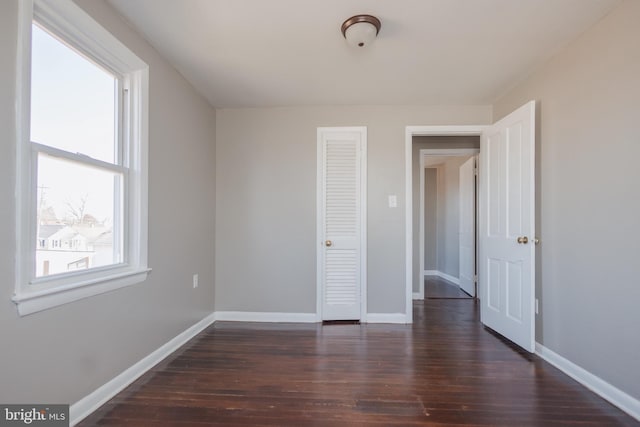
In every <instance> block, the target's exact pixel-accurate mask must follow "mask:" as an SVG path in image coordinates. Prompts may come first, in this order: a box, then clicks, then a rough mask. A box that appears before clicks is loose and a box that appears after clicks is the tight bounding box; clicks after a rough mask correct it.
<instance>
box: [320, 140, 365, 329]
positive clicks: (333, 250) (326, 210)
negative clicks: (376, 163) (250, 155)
mask: <svg viewBox="0 0 640 427" xmlns="http://www.w3.org/2000/svg"><path fill="white" fill-rule="evenodd" d="M350 129H352V128H350ZM365 132H366V130H365V129H354V130H352V131H348V130H337V129H335V128H333V129H326V128H325V129H320V130H319V137H320V138H319V144H320V151H321V153H319V154H321V155H322V166H321V167H322V170H321V172H322V173H321V189H320V192H321V196H320V197H319V201H320V208H321V212H320V215H319V218H320V221H321V230H320V233H319V235H320V236H321V239H320V242H319V244H320V262H319V268H320V269H321V274H320V281H321V284H320V285H321V292H320V296H321V298H322V307H321V310H322V320H352V319H355V320H360V319H361V303H362V297H363V296H362V279H363V274H362V273H363V271H362V268H363V262H362V261H363V259H362V257H363V252H362V247H361V246H362V241H363V239H362V237H363V236H362V227H363V218H362V209H363V207H362V204H363V203H362V192H363V188H362V187H363V173H362V172H363V168H362V160H363V158H362V155H363V153H362V148H363V144H364V138H366V133H365Z"/></svg>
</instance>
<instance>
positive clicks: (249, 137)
mask: <svg viewBox="0 0 640 427" xmlns="http://www.w3.org/2000/svg"><path fill="white" fill-rule="evenodd" d="M489 110H490V109H487V108H486V107H483V106H478V107H298V108H255V109H251V108H247V109H223V110H218V111H217V126H216V127H217V135H216V155H217V158H218V162H217V165H216V205H217V213H216V249H217V256H216V310H224V311H226V310H231V311H235V310H241V311H242V310H243V311H260V312H293V313H315V312H316V248H317V245H316V243H318V244H319V242H316V128H317V127H318V126H367V128H368V177H367V182H368V194H367V197H368V201H367V216H368V218H367V220H368V230H367V234H368V258H367V261H368V271H367V273H368V311H369V312H370V313H404V312H405V298H406V293H405V209H404V205H405V166H404V164H405V127H406V126H407V125H412V124H424V125H428V124H454V123H457V124H486V123H489V122H490V121H491V116H490V114H489V113H490V111H489ZM414 171H415V173H416V176H417V173H418V168H416V169H414ZM417 188H418V189H419V187H417ZM418 189H416V191H419V190H418ZM390 194H395V195H397V197H398V207H397V208H389V206H388V199H387V198H388V196H389V195H390ZM415 206H417V204H416V205H415ZM415 218H416V221H417V220H418V219H417V215H415ZM415 227H416V230H417V223H416V224H415ZM416 242H417V241H416ZM416 244H417V243H416ZM414 265H416V266H417V265H418V261H417V258H416V259H415V262H414ZM416 268H417V267H416Z"/></svg>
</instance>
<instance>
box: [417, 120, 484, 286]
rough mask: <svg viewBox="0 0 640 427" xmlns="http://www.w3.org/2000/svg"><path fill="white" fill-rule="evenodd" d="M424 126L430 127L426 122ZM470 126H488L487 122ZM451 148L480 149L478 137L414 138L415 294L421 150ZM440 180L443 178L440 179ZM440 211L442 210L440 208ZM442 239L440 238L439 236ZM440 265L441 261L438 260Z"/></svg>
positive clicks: (418, 261)
mask: <svg viewBox="0 0 640 427" xmlns="http://www.w3.org/2000/svg"><path fill="white" fill-rule="evenodd" d="M422 124H424V125H428V124H430V123H429V122H427V121H425V122H423V123H422ZM470 124H476V125H477V124H488V123H487V119H485V121H483V122H480V121H478V122H477V123H470ZM451 148H480V138H479V137H478V136H414V137H413V144H412V160H413V166H412V168H413V169H412V172H413V176H412V182H413V184H412V185H413V187H412V190H413V204H412V207H413V292H419V289H420V286H421V285H420V284H421V281H422V272H421V271H420V250H419V248H420V239H419V237H420V236H419V233H420V228H419V227H420V173H421V172H420V150H424V149H451ZM439 178H443V177H440V176H439ZM439 205H440V203H439ZM438 209H439V210H440V209H442V206H439V207H438ZM438 239H440V236H438ZM438 262H439V263H440V262H441V260H440V259H438Z"/></svg>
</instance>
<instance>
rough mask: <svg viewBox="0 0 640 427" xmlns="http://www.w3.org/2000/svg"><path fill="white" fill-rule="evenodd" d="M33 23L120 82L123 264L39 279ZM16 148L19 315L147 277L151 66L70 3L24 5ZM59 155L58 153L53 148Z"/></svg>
mask: <svg viewBox="0 0 640 427" xmlns="http://www.w3.org/2000/svg"><path fill="white" fill-rule="evenodd" d="M34 19H35V20H36V21H37V22H38V23H41V24H42V25H44V26H45V27H46V28H47V29H48V30H51V31H53V32H54V33H55V34H56V35H57V36H59V37H61V38H62V39H64V40H65V41H66V42H67V43H69V44H70V45H71V46H73V47H74V48H75V49H77V50H79V51H81V52H83V53H84V54H86V55H87V56H88V57H90V58H91V59H92V60H94V61H96V62H97V63H99V64H100V65H101V66H103V67H105V68H106V69H109V70H113V72H114V74H116V75H118V76H120V77H122V82H123V86H124V88H123V89H126V91H127V93H128V94H127V99H126V100H124V101H123V102H124V104H123V107H122V108H124V112H125V114H124V117H123V120H124V121H126V122H128V126H125V127H124V129H125V131H124V132H123V134H122V138H123V143H122V146H123V153H122V155H123V162H122V164H123V166H125V167H126V172H127V174H128V179H127V180H126V188H125V189H124V205H125V209H124V215H123V219H124V233H123V234H124V235H123V243H124V244H123V246H124V247H123V252H124V254H123V262H122V263H120V264H114V265H111V266H105V267H101V268H94V269H89V270H79V271H74V272H70V273H65V274H59V275H55V276H52V277H51V278H47V277H39V278H37V279H36V278H35V268H34V262H35V261H34V260H35V250H36V245H37V241H36V234H35V228H36V227H35V217H36V216H35V193H36V185H37V176H36V174H37V171H36V170H35V167H34V166H35V165H34V162H33V161H32V158H33V154H32V150H33V148H32V145H33V144H32V142H31V140H30V120H31V110H30V102H31V77H30V76H31V26H32V22H33V21H34ZM18 31H19V34H18V61H17V63H18V70H17V80H18V81H17V88H18V90H17V94H16V104H17V112H18V114H17V121H18V123H17V126H16V129H17V147H16V156H17V158H16V164H17V166H16V283H15V294H14V296H13V301H14V302H15V303H16V305H17V307H18V313H19V314H20V315H21V316H24V315H27V314H31V313H35V312H38V311H41V310H46V309H48V308H51V307H56V306H59V305H62V304H66V303H69V302H72V301H76V300H79V299H82V298H87V297H90V296H93V295H98V294H101V293H104V292H109V291H112V290H114V289H118V288H122V287H124V286H130V285H133V284H135V283H139V282H142V281H144V280H145V279H146V277H147V274H148V272H149V271H151V269H150V268H149V267H148V265H147V240H148V239H147V200H148V195H147V188H148V177H147V170H148V134H149V131H148V128H149V115H148V111H149V67H148V65H147V64H146V63H145V62H144V61H142V60H141V59H140V58H138V57H137V56H136V55H135V54H134V53H133V52H131V51H130V50H129V49H128V48H127V47H126V46H125V45H123V44H122V43H121V42H120V41H118V40H117V39H116V38H115V37H114V36H113V35H112V34H111V33H109V32H108V31H107V30H105V29H104V28H103V27H102V26H100V24H98V23H97V22H96V21H95V20H93V18H91V17H90V16H89V15H88V14H87V13H86V12H84V11H83V10H82V9H81V8H80V7H79V6H77V5H76V4H75V3H74V2H73V1H72V0H22V1H20V21H19V28H18ZM51 150H54V151H55V149H51Z"/></svg>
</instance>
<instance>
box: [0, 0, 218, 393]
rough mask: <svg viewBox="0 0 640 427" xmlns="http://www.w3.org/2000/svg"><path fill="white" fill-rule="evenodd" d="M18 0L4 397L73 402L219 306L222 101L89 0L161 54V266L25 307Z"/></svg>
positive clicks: (2, 100) (4, 212)
mask: <svg viewBox="0 0 640 427" xmlns="http://www.w3.org/2000/svg"><path fill="white" fill-rule="evenodd" d="M18 1H19V0H3V1H1V2H0V58H2V61H0V129H2V132H0V198H1V199H2V200H3V203H2V209H0V241H1V242H2V245H1V246H0V284H1V287H0V337H1V340H2V350H1V351H0V354H1V358H2V363H1V364H0V402H3V403H25V402H26V403H29V402H60V403H73V402H76V401H77V400H79V399H80V398H82V397H84V396H86V395H87V394H89V393H90V392H92V391H94V390H95V389H96V388H97V387H99V386H101V385H102V384H104V383H105V382H107V381H108V380H110V379H112V378H113V377H114V376H116V375H117V374H119V373H121V372H122V371H123V370H125V369H126V368H128V367H130V366H131V365H133V364H134V363H135V362H137V361H139V360H140V359H142V358H143V357H144V356H146V355H148V354H149V353H151V352H152V351H154V350H155V349H157V348H158V347H159V346H161V345H162V344H164V343H166V342H167V341H168V340H170V339H171V338H173V337H174V336H176V335H177V334H179V333H180V332H182V331H184V330H185V329H187V328H188V327H189V326H191V325H192V324H194V323H196V322H197V321H199V320H200V319H202V318H203V317H205V316H206V315H208V314H209V313H211V312H212V310H213V305H214V301H213V298H214V292H213V285H214V282H213V281H214V270H213V257H214V239H215V234H214V222H215V195H214V191H215V190H214V188H215V172H214V170H215V147H214V146H215V112H214V110H213V109H212V108H211V107H209V105H208V104H207V103H206V102H205V101H204V100H203V99H202V98H201V97H200V96H199V95H198V94H197V93H196V92H195V91H194V90H193V89H192V87H191V86H190V85H189V84H187V83H186V81H185V80H184V79H183V78H182V77H181V76H180V75H179V74H178V73H177V72H176V71H175V70H174V69H173V68H172V67H170V66H169V65H168V64H167V62H166V61H164V60H163V59H162V58H161V57H160V56H159V55H158V54H157V52H156V51H155V50H154V49H153V48H151V47H150V46H149V45H148V44H147V43H146V42H145V41H143V40H142V38H141V37H139V36H138V35H137V34H135V33H134V32H133V31H132V30H131V29H130V27H129V26H128V25H126V24H125V23H124V22H123V21H122V20H121V19H120V18H119V17H118V16H117V15H116V14H115V13H114V12H113V11H112V9H111V8H110V7H109V6H108V5H107V4H106V3H104V2H102V1H94V0H91V1H81V2H80V4H81V6H82V7H83V8H85V9H86V10H87V11H88V12H89V13H90V14H91V15H92V16H94V18H95V19H97V20H98V21H99V22H101V23H102V24H103V25H104V26H105V27H106V28H107V29H108V30H110V31H111V32H112V33H113V34H114V35H115V36H116V37H118V38H119V39H120V40H121V41H122V42H124V43H125V44H126V45H127V46H128V47H129V48H130V49H132V50H133V51H134V52H135V53H136V54H137V55H138V56H140V57H141V58H142V59H143V60H144V61H146V62H147V64H149V66H150V114H149V126H150V128H149V132H150V141H149V144H150V149H149V151H150V153H149V266H150V267H151V268H153V271H152V273H151V274H150V276H149V278H148V280H147V281H146V282H144V283H140V284H137V285H134V286H131V287H128V288H124V289H119V290H116V291H114V292H111V293H107V294H103V295H99V296H95V297H91V298H88V299H84V300H81V301H76V302H73V303H70V304H67V305H63V306H60V307H56V308H53V309H50V310H46V311H43V312H39V313H35V314H32V315H29V316H26V317H19V316H18V314H17V311H16V307H15V305H14V303H13V302H11V297H12V294H13V289H14V263H13V260H14V254H15V244H14V241H15V225H14V224H15V214H14V212H15V199H14V191H15V189H14V184H15V171H16V163H15V160H14V159H15V143H16V141H15V135H16V129H15V111H14V102H15V94H16V87H15V81H16V76H15V70H16V46H17V42H16V40H17V22H18V15H17V13H18ZM196 272H197V273H199V274H200V286H199V287H198V288H197V289H193V288H192V282H191V277H192V274H193V273H196Z"/></svg>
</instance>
